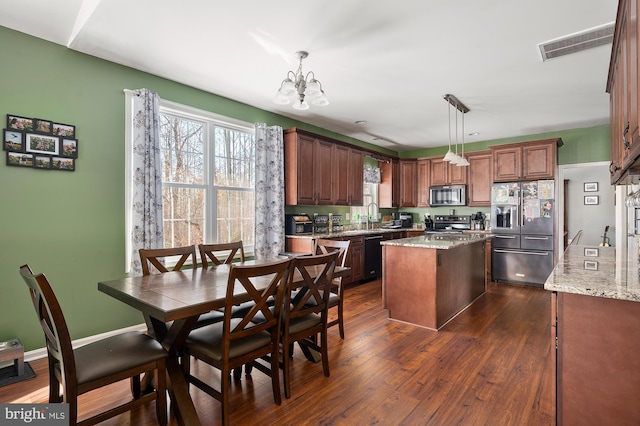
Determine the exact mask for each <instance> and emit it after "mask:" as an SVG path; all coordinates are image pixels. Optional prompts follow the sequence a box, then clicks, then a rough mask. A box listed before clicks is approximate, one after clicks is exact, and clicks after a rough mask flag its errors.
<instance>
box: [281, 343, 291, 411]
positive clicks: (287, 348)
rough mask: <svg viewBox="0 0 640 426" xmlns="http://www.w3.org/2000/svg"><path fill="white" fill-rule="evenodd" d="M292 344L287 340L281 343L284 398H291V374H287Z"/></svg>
mask: <svg viewBox="0 0 640 426" xmlns="http://www.w3.org/2000/svg"><path fill="white" fill-rule="evenodd" d="M292 348H293V344H290V343H288V342H286V343H284V344H283V345H282V364H283V367H282V375H283V377H284V396H285V398H291V376H290V375H289V368H290V366H289V364H290V363H291V358H292V357H293V355H292V354H291V349H292Z"/></svg>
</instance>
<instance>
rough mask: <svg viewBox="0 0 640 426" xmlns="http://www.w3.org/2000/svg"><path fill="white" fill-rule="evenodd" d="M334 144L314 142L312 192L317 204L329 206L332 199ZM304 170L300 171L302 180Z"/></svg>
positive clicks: (321, 141) (322, 141)
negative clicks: (314, 194) (313, 191)
mask: <svg viewBox="0 0 640 426" xmlns="http://www.w3.org/2000/svg"><path fill="white" fill-rule="evenodd" d="M333 147H334V144H333V143H331V142H329V141H324V140H316V145H315V152H314V163H313V168H311V169H308V170H313V181H314V190H315V193H316V202H317V204H323V205H331V204H333V197H332V195H333V194H332V190H333V188H332V184H331V182H332V180H333V173H332V171H331V165H332V154H333ZM304 170H305V169H301V170H300V172H301V173H300V175H301V178H302V179H304V177H305V173H304Z"/></svg>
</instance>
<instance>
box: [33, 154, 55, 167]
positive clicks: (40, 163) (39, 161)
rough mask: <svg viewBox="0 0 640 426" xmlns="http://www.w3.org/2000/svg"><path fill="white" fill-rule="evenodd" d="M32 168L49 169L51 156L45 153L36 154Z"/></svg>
mask: <svg viewBox="0 0 640 426" xmlns="http://www.w3.org/2000/svg"><path fill="white" fill-rule="evenodd" d="M33 168H34V169H50V168H51V157H49V156H46V155H36V156H35V158H34V160H33Z"/></svg>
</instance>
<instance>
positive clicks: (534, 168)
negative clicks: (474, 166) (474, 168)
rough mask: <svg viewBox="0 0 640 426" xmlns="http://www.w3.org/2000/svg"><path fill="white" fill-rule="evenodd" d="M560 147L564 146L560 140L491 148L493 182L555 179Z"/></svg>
mask: <svg viewBox="0 0 640 426" xmlns="http://www.w3.org/2000/svg"><path fill="white" fill-rule="evenodd" d="M558 146H562V139H560V138H553V139H543V140H539V141H531V142H521V143H515V144H505V145H496V146H492V147H490V148H491V152H492V155H493V181H494V182H509V181H518V180H535V179H553V178H554V177H555V170H556V152H557V147H558Z"/></svg>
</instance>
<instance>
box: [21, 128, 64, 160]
mask: <svg viewBox="0 0 640 426" xmlns="http://www.w3.org/2000/svg"><path fill="white" fill-rule="evenodd" d="M59 145H60V138H59V137H58V136H48V135H38V134H35V133H27V135H26V139H25V144H24V146H25V151H27V152H34V153H36V154H49V155H59V154H60V146H59Z"/></svg>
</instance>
